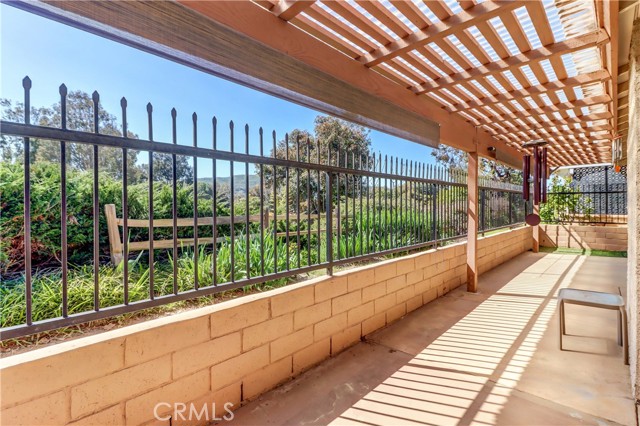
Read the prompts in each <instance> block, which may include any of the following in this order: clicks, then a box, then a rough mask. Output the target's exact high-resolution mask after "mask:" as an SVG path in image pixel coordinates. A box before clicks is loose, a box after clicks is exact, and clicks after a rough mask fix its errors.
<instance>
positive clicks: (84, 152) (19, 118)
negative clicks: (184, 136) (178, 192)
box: [0, 91, 193, 184]
mask: <svg viewBox="0 0 640 426" xmlns="http://www.w3.org/2000/svg"><path fill="white" fill-rule="evenodd" d="M0 106H1V107H2V119H3V120H8V121H13V122H18V123H21V122H24V104H23V103H21V102H18V103H15V104H14V103H13V102H11V101H10V100H8V99H2V100H0ZM93 109H94V108H93V99H92V98H91V96H90V95H89V94H88V93H86V92H82V91H71V92H69V93H68V95H67V128H68V129H69V130H78V131H83V132H93V130H94V122H93V120H94V117H93V113H94V111H93ZM98 121H99V131H100V133H101V134H104V135H110V136H122V130H121V125H120V124H119V122H118V119H117V117H116V116H115V115H113V114H111V113H109V112H108V111H106V110H105V109H104V108H102V106H100V107H99V110H98ZM31 123H32V124H35V125H38V126H45V127H54V128H61V127H62V116H61V107H60V103H59V102H58V103H56V104H54V105H52V106H51V107H49V108H47V107H32V108H31ZM127 137H129V138H131V139H137V138H138V135H136V134H135V133H133V132H131V131H128V132H127ZM0 147H1V148H2V158H3V159H4V160H12V161H22V155H23V143H22V139H20V138H15V137H11V136H7V135H2V138H1V139H0ZM66 149H67V161H68V163H67V164H68V166H69V167H70V168H72V169H75V170H79V171H87V170H91V169H92V168H93V155H94V154H93V150H94V148H93V146H92V145H87V144H80V143H67V144H66ZM30 157H31V161H32V162H38V161H50V162H60V143H59V141H51V140H41V139H32V140H31V154H30ZM122 158H123V156H122V151H121V150H120V149H118V148H111V147H99V149H98V168H99V170H100V171H101V172H105V173H107V174H108V175H109V176H111V177H113V178H114V179H122V164H123V163H122ZM137 160H138V152H137V151H135V150H128V151H127V169H128V173H127V178H128V181H129V183H132V184H134V183H137V182H140V181H143V180H146V179H147V175H148V173H147V168H146V167H143V166H141V165H139V164H138V161H137ZM176 164H177V178H178V180H179V181H182V182H187V183H192V182H193V176H192V168H191V166H190V164H189V160H188V159H187V158H186V157H183V156H177V158H176ZM153 165H154V179H155V180H157V181H161V182H170V181H171V180H172V176H173V173H172V170H173V169H172V167H173V162H172V158H171V155H168V154H158V153H157V154H154V162H153Z"/></svg>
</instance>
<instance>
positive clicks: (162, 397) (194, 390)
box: [125, 370, 209, 425]
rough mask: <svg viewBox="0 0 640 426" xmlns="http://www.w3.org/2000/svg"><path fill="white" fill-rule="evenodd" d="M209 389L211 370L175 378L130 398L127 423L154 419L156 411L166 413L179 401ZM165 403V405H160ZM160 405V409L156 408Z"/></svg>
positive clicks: (196, 395) (161, 413)
mask: <svg viewBox="0 0 640 426" xmlns="http://www.w3.org/2000/svg"><path fill="white" fill-rule="evenodd" d="M208 391H209V371H208V370H202V371H199V372H197V373H195V374H192V375H190V376H186V377H183V378H181V379H178V380H174V381H173V382H171V383H169V384H168V385H165V386H162V387H160V388H157V389H155V390H153V391H151V392H147V393H145V394H142V395H140V396H138V397H136V398H133V399H130V400H128V401H127V402H126V403H125V412H126V419H127V424H132V425H138V424H142V423H145V422H147V421H151V420H154V411H157V414H159V415H164V414H166V413H167V412H169V411H171V410H172V409H173V407H174V406H175V404H177V403H185V404H186V403H188V402H190V401H193V400H195V399H196V398H198V397H200V396H202V395H204V394H205V393H207V392H208ZM160 403H163V405H158V404H160ZM156 406H158V410H155V408H156Z"/></svg>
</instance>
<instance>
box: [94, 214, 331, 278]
mask: <svg viewBox="0 0 640 426" xmlns="http://www.w3.org/2000/svg"><path fill="white" fill-rule="evenodd" d="M104 211H105V216H106V219H107V230H108V235H109V250H110V254H111V262H112V263H113V264H114V265H118V264H119V263H120V262H121V261H122V259H123V257H124V244H123V242H122V237H121V236H120V228H121V227H122V226H124V219H123V218H119V217H118V216H117V214H116V206H115V204H105V206H104ZM261 216H262V223H263V224H264V227H265V228H266V227H268V226H269V224H270V222H271V221H272V220H285V219H286V215H285V214H281V215H277V216H276V217H275V218H274V216H273V214H270V212H269V210H265V211H264V212H263V214H262V215H260V214H254V215H249V220H248V222H249V223H260V222H261ZM333 219H334V221H333V223H334V224H335V223H337V222H336V221H335V219H336V215H334V217H333ZM306 220H308V218H307V217H301V218H300V221H301V222H302V221H306ZM317 220H319V218H318V216H317V215H314V216H313V217H311V222H314V221H317ZM294 221H297V217H296V215H295V214H290V215H289V222H294ZM233 222H234V224H235V225H242V224H246V223H247V217H246V216H234V218H233ZM176 223H177V226H178V227H188V226H191V227H192V226H193V224H194V220H193V218H192V217H190V218H178V219H177V220H176ZM207 225H209V226H213V217H199V218H198V226H207ZM216 225H231V216H216ZM309 226H311V224H309ZM127 227H129V228H148V227H149V219H129V220H128V221H127ZM153 227H154V228H171V227H173V219H154V220H153ZM333 230H334V231H335V230H337V227H336V226H334V227H333ZM315 232H317V230H314V233H315ZM320 232H326V229H321V230H320ZM287 234H289V236H293V237H297V236H303V234H302V232H301V231H300V229H299V228H298V229H297V230H294V231H290V232H286V231H283V232H278V233H277V234H276V236H277V237H284V236H286V235H287ZM227 239H228V237H226V236H225V237H218V238H216V242H217V243H219V242H223V241H225V240H227ZM212 242H213V237H199V238H198V245H200V244H211V243H212ZM149 243H150V242H149V241H133V242H129V244H128V251H129V253H131V252H136V251H143V250H149V247H150V244H149ZM177 243H178V246H179V247H189V246H193V245H195V239H194V238H178V239H177ZM172 247H173V239H162V240H153V248H154V249H169V248H172Z"/></svg>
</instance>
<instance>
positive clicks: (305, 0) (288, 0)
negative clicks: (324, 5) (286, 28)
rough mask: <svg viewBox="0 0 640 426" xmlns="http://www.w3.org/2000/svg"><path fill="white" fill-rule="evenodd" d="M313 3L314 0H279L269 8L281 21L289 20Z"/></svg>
mask: <svg viewBox="0 0 640 426" xmlns="http://www.w3.org/2000/svg"><path fill="white" fill-rule="evenodd" d="M313 3H315V0H280V1H279V2H278V3H277V4H276V5H275V6H274V7H273V9H271V13H273V14H274V15H276V16H277V17H278V18H280V19H282V20H283V21H290V20H292V19H293V18H295V17H296V16H298V14H300V13H302V12H304V10H305V9H307V8H309V7H311V6H313Z"/></svg>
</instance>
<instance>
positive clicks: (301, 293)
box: [271, 285, 314, 318]
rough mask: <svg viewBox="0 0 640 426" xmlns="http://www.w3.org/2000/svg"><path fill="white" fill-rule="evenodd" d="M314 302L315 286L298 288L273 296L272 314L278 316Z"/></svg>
mask: <svg viewBox="0 0 640 426" xmlns="http://www.w3.org/2000/svg"><path fill="white" fill-rule="evenodd" d="M313 303H314V287H313V286H312V285H310V286H308V287H302V288H297V289H295V290H293V291H288V292H285V293H282V294H278V295H277V296H273V297H272V298H271V316H272V317H274V318H275V317H278V316H280V315H284V314H288V313H289V312H293V311H297V310H298V309H302V308H304V307H307V306H311V305H313Z"/></svg>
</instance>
